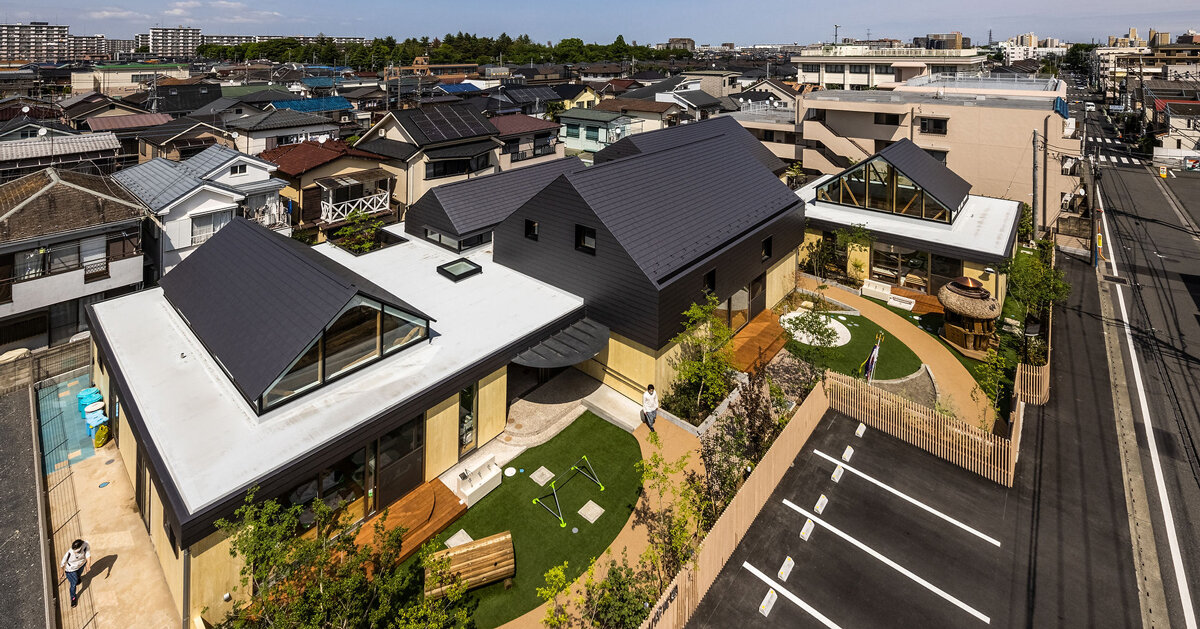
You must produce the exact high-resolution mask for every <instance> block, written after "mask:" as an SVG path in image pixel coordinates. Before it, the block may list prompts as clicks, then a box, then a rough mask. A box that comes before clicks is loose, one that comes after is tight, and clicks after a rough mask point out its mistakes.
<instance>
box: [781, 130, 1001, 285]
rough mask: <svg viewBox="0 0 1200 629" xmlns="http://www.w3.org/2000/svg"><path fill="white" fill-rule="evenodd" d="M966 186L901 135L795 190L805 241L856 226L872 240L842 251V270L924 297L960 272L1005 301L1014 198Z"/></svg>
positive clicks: (942, 165) (830, 237)
mask: <svg viewBox="0 0 1200 629" xmlns="http://www.w3.org/2000/svg"><path fill="white" fill-rule="evenodd" d="M971 187H972V186H971V184H969V183H967V181H966V180H964V179H963V178H962V177H959V176H958V175H957V174H955V173H954V171H952V170H950V169H949V168H947V167H946V166H945V165H944V164H943V163H942V162H940V161H938V160H936V159H934V158H933V157H931V156H930V155H929V154H928V153H927V152H925V151H924V150H922V149H921V148H920V147H919V146H917V145H916V144H914V143H913V142H912V141H910V140H908V139H907V138H906V139H902V140H900V141H898V142H896V143H895V144H892V145H890V146H888V147H887V148H885V149H883V150H882V151H880V152H879V153H877V154H875V155H873V156H871V157H869V158H867V159H865V160H863V161H862V162H860V163H858V164H855V165H853V166H851V167H849V168H847V169H846V170H844V171H842V172H840V173H837V174H835V175H828V176H825V177H821V178H820V179H817V180H816V181H813V182H812V183H809V184H808V185H807V186H805V187H804V188H802V189H800V190H799V191H797V194H798V195H799V196H800V198H801V199H803V200H804V204H805V216H806V217H807V218H808V226H807V229H806V233H805V241H806V242H809V241H815V240H820V239H826V240H833V239H834V238H835V236H834V232H835V231H836V230H838V229H844V228H849V227H851V226H861V227H864V228H866V230H867V231H868V232H869V233H870V234H871V239H872V243H871V245H870V246H869V247H855V248H852V249H851V250H850V251H849V252H848V255H847V260H846V269H845V272H846V274H848V275H851V276H855V277H858V278H859V279H868V278H869V279H872V280H875V281H878V282H884V283H887V284H891V285H894V286H896V287H898V288H897V290H896V292H899V291H902V290H907V291H914V292H916V293H921V294H926V295H936V294H937V293H938V290H939V289H940V288H941V287H942V286H943V285H945V284H946V283H947V282H950V281H952V280H954V279H955V278H957V277H961V276H966V277H969V278H973V279H977V280H979V281H980V282H981V283H982V284H983V287H984V288H986V289H988V291H989V292H990V293H991V295H992V297H994V298H995V299H996V300H997V301H998V302H1000V303H1004V296H1005V294H1006V292H1007V278H1006V276H1005V275H1004V274H1003V272H1002V270H1003V265H1004V264H1005V262H1006V261H1007V260H1009V259H1011V258H1012V256H1013V253H1014V251H1015V248H1016V240H1017V227H1018V222H1019V221H1020V218H1021V207H1020V205H1021V204H1020V203H1019V202H1017V201H1009V200H1005V199H997V198H993V197H984V196H977V195H973V194H970V192H971Z"/></svg>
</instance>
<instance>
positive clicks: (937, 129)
mask: <svg viewBox="0 0 1200 629" xmlns="http://www.w3.org/2000/svg"><path fill="white" fill-rule="evenodd" d="M949 122H950V120H949V118H933V117H929V116H921V119H920V121H919V127H920V131H921V133H925V134H928V135H946V133H947V131H948V130H949V127H950V124H949ZM936 123H941V124H936Z"/></svg>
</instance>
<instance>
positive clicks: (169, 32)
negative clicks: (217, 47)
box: [150, 26, 204, 57]
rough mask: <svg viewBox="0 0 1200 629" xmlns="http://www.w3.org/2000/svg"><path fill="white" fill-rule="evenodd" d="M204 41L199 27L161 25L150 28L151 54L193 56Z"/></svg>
mask: <svg viewBox="0 0 1200 629" xmlns="http://www.w3.org/2000/svg"><path fill="white" fill-rule="evenodd" d="M203 43H204V38H203V36H202V35H201V34H200V29H199V28H194V27H188V26H173V27H159V26H156V27H154V28H151V29H150V54H153V55H162V56H164V57H191V56H194V55H195V54H196V48H197V47H199V46H200V45H201V44H203Z"/></svg>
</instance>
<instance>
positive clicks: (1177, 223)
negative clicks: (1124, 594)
mask: <svg viewBox="0 0 1200 629" xmlns="http://www.w3.org/2000/svg"><path fill="white" fill-rule="evenodd" d="M1087 132H1088V135H1089V137H1090V138H1099V139H1100V142H1096V143H1094V144H1093V146H1098V147H1100V149H1101V154H1107V155H1120V154H1122V153H1121V151H1127V149H1126V148H1125V147H1123V146H1121V145H1114V144H1113V143H1112V142H1105V141H1104V139H1106V138H1107V139H1110V140H1112V139H1115V136H1116V132H1115V130H1114V129H1112V128H1111V127H1110V126H1109V125H1107V124H1105V123H1104V121H1103V117H1097V115H1096V114H1092V115H1091V116H1090V120H1089V122H1088V127H1087ZM1124 154H1125V155H1129V153H1128V152H1126V153H1124ZM1100 163H1101V172H1102V179H1101V182H1100V186H1101V194H1102V197H1103V200H1104V207H1105V214H1106V216H1107V223H1108V227H1109V229H1111V232H1110V233H1109V234H1108V238H1109V240H1110V242H1108V243H1106V248H1105V253H1106V254H1108V246H1111V247H1112V252H1113V255H1112V256H1110V257H1113V258H1115V262H1116V264H1117V268H1118V270H1119V272H1120V274H1121V275H1122V276H1124V277H1126V278H1128V280H1129V284H1128V285H1122V286H1119V287H1115V288H1116V289H1119V290H1121V291H1122V292H1123V296H1124V299H1125V300H1126V305H1127V310H1128V315H1129V323H1130V328H1131V331H1132V334H1133V340H1134V346H1135V350H1136V353H1137V359H1138V361H1139V364H1140V375H1141V377H1142V382H1143V384H1144V389H1145V396H1144V397H1145V402H1146V406H1147V408H1148V410H1149V419H1150V424H1151V426H1152V428H1153V433H1152V434H1153V441H1154V442H1155V446H1156V447H1154V448H1151V447H1150V446H1149V443H1150V439H1148V438H1147V432H1146V424H1145V418H1144V417H1143V416H1142V413H1141V412H1140V410H1139V411H1137V412H1135V418H1136V420H1137V423H1136V428H1137V437H1138V441H1139V444H1140V446H1141V447H1140V448H1139V453H1140V454H1141V457H1142V464H1143V468H1144V469H1145V470H1146V477H1145V485H1146V491H1147V495H1148V498H1149V502H1150V507H1151V508H1150V513H1151V515H1152V522H1153V525H1154V534H1155V540H1156V546H1157V551H1158V555H1159V563H1160V566H1161V574H1162V580H1163V589H1164V591H1165V594H1166V598H1167V604H1168V609H1169V612H1170V619H1171V624H1172V626H1180V627H1182V626H1186V625H1185V616H1184V605H1189V606H1190V607H1191V608H1192V609H1193V610H1194V609H1196V607H1197V605H1198V604H1200V598H1197V595H1198V594H1200V587H1197V585H1196V584H1197V583H1200V459H1198V456H1197V455H1198V450H1197V447H1198V446H1200V388H1198V387H1197V382H1200V345H1198V344H1200V314H1198V313H1200V301H1198V300H1200V264H1197V262H1196V260H1197V258H1198V257H1200V239H1198V238H1200V234H1197V233H1196V232H1195V225H1197V224H1200V174H1195V173H1179V172H1174V173H1172V174H1171V175H1170V176H1168V178H1167V179H1165V180H1163V179H1160V178H1158V176H1157V169H1153V170H1152V169H1151V168H1150V167H1149V166H1146V165H1140V166H1138V165H1133V164H1123V163H1113V162H1112V161H1111V160H1102V161H1101V162H1100ZM1171 195H1174V196H1175V197H1177V198H1178V207H1174V206H1173V205H1172V199H1171V198H1170V197H1171ZM1106 272H1109V273H1111V267H1106ZM1056 346H1059V345H1058V344H1057V343H1056ZM1059 347H1061V346H1059ZM1123 362H1124V365H1122V367H1123V369H1124V373H1125V375H1126V380H1127V382H1128V383H1129V385H1130V389H1131V395H1132V403H1133V408H1135V409H1138V408H1139V405H1140V403H1141V399H1140V398H1139V397H1138V394H1137V386H1136V381H1135V374H1134V372H1133V367H1132V364H1131V361H1130V358H1129V357H1128V356H1127V355H1126V356H1124V361H1123ZM1155 454H1157V459H1158V461H1157V463H1159V464H1161V470H1162V486H1163V488H1164V489H1165V494H1166V498H1167V501H1168V502H1169V505H1170V510H1171V515H1172V518H1173V521H1174V529H1175V531H1174V532H1175V537H1176V539H1177V540H1178V542H1177V546H1176V547H1177V549H1178V556H1177V557H1176V556H1175V555H1173V553H1172V548H1171V543H1170V539H1169V536H1168V531H1167V529H1166V518H1165V517H1164V515H1163V502H1162V497H1161V496H1160V492H1159V490H1158V483H1157V482H1156V480H1157V479H1156V478H1155V476H1154V474H1153V473H1152V470H1153V469H1154V466H1155V463H1156V461H1155V460H1154V458H1155ZM1179 574H1183V575H1184V576H1183V581H1184V582H1185V583H1189V585H1190V592H1189V595H1190V598H1191V600H1190V601H1184V600H1182V594H1181V591H1180V587H1179V582H1180V580H1179V578H1178V575H1179Z"/></svg>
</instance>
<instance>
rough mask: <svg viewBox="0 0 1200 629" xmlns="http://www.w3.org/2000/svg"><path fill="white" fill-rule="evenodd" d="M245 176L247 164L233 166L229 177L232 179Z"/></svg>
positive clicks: (230, 168)
mask: <svg viewBox="0 0 1200 629" xmlns="http://www.w3.org/2000/svg"><path fill="white" fill-rule="evenodd" d="M244 174H246V165H245V164H234V165H233V166H230V167H229V176H230V177H237V176H239V175H244Z"/></svg>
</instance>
